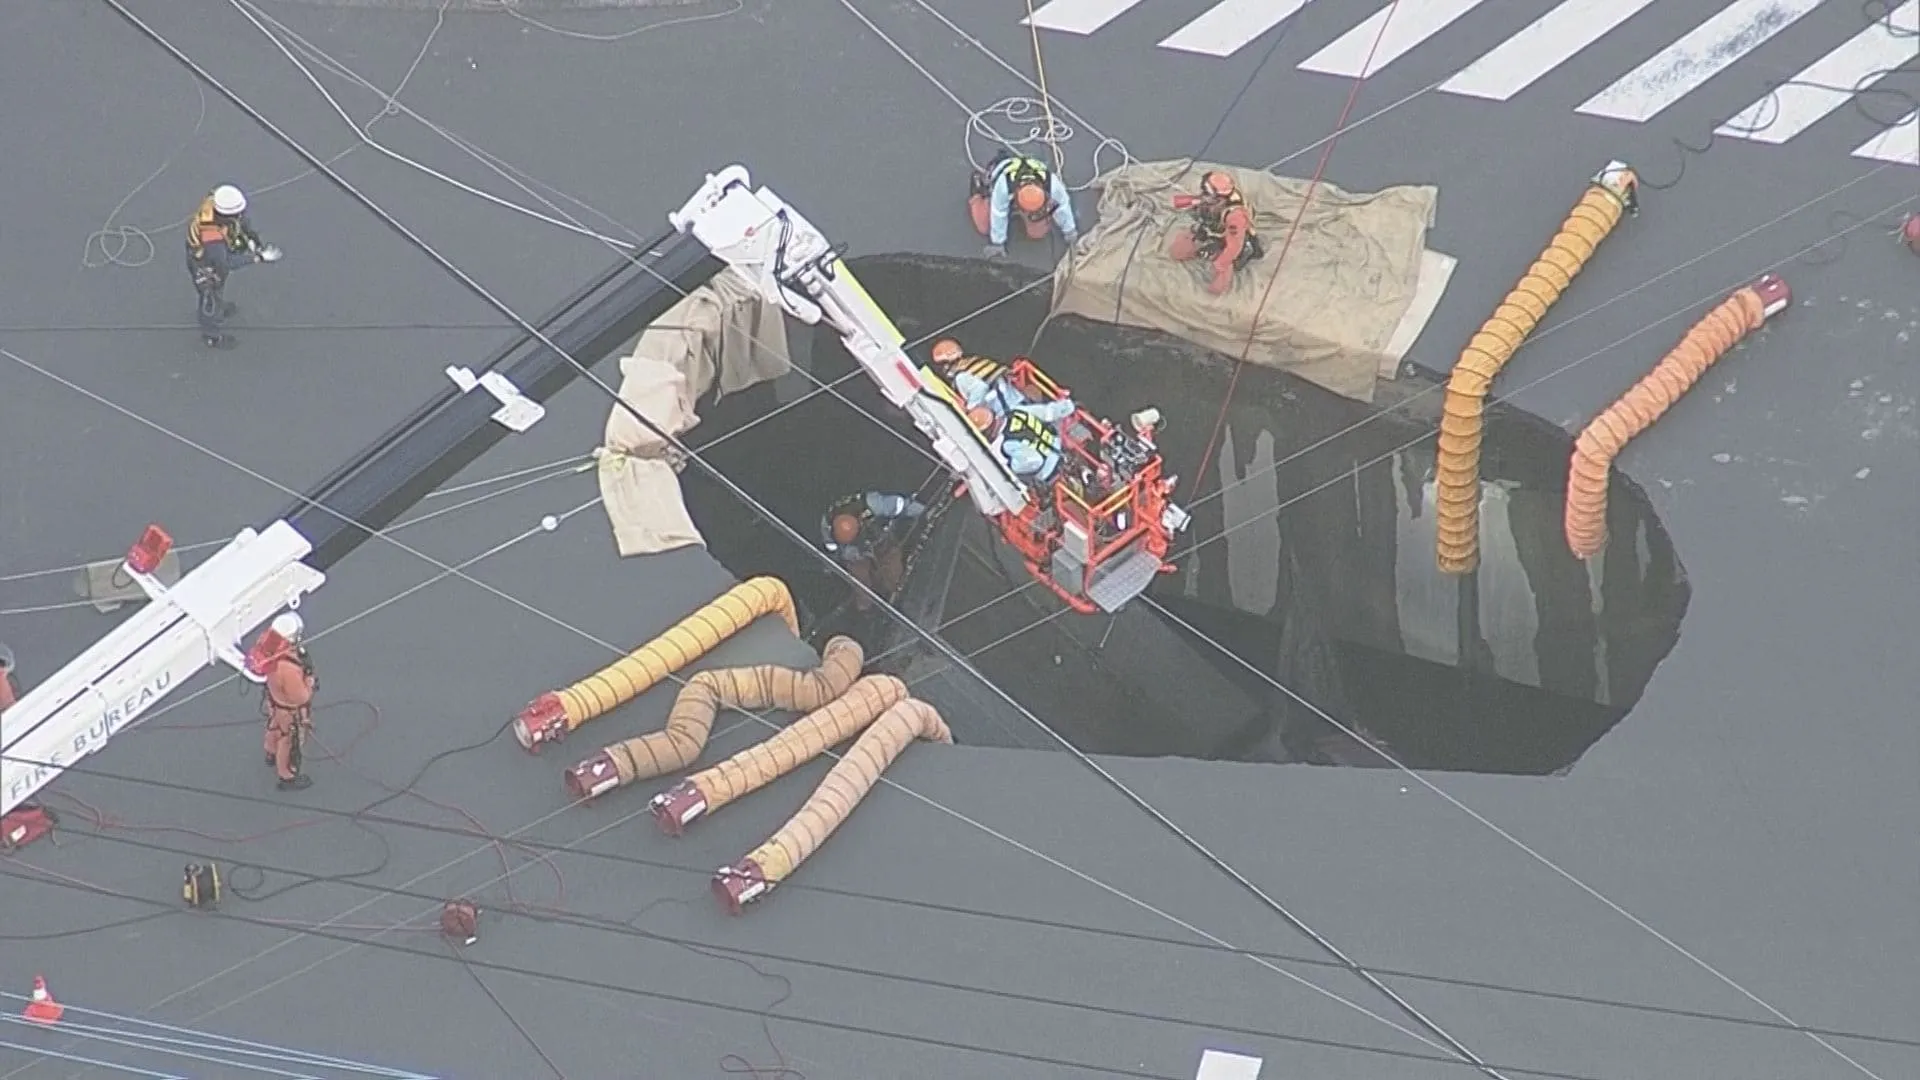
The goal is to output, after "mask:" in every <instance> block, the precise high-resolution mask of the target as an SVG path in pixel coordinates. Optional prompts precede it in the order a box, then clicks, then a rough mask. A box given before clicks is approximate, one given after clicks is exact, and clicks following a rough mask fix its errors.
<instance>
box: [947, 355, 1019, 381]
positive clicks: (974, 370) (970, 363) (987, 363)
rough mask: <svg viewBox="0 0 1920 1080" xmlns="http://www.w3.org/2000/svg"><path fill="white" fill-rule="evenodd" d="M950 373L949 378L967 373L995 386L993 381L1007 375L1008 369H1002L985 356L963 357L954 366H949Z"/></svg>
mask: <svg viewBox="0 0 1920 1080" xmlns="http://www.w3.org/2000/svg"><path fill="white" fill-rule="evenodd" d="M948 371H949V373H950V375H949V378H951V377H952V376H957V375H960V374H962V373H965V374H968V375H972V376H973V377H974V378H976V379H979V380H980V381H981V382H983V383H986V384H987V385H989V386H991V385H993V380H995V379H998V378H1000V377H1001V376H1002V375H1005V374H1006V373H1007V369H1006V368H1004V367H1001V366H1000V365H999V364H996V363H994V362H993V361H992V360H989V359H987V358H986V357H984V356H963V357H961V358H960V359H958V360H955V361H954V362H953V363H952V365H951V366H949V368H948Z"/></svg>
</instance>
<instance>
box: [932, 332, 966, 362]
mask: <svg viewBox="0 0 1920 1080" xmlns="http://www.w3.org/2000/svg"><path fill="white" fill-rule="evenodd" d="M964 355H965V353H963V352H962V351H961V349H960V343H959V342H958V341H955V340H954V339H952V338H941V339H940V340H939V341H936V342H934V343H933V362H934V363H936V364H957V363H959V362H960V358H961V357H962V356H964Z"/></svg>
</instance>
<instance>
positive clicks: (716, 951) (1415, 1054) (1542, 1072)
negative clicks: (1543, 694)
mask: <svg viewBox="0 0 1920 1080" xmlns="http://www.w3.org/2000/svg"><path fill="white" fill-rule="evenodd" d="M115 840H116V842H120V843H131V842H132V841H127V840H125V839H124V838H115ZM142 846H153V847H157V848H159V850H162V851H174V850H175V849H170V848H164V847H159V845H142ZM178 853H179V854H191V853H190V852H184V851H180V852H178ZM4 865H5V864H4V863H0V867H3V866H4ZM27 869H28V872H27V873H20V872H16V871H13V870H0V876H4V877H12V878H16V879H18V880H20V881H26V882H31V883H35V884H40V885H52V886H55V887H57V888H63V889H69V890H72V891H75V892H81V893H86V894H89V895H93V896H99V897H103V898H107V899H113V900H121V901H125V902H128V903H135V904H141V905H144V906H147V907H154V908H164V909H166V910H165V911H164V912H157V913H156V917H157V916H158V915H160V914H178V915H182V916H194V917H201V918H213V919H226V920H231V921H233V922H238V923H244V924H247V925H253V926H261V927H265V928H268V929H273V930H280V931H291V932H293V933H298V934H308V935H311V936H313V937H318V938H323V939H327V940H332V941H338V942H341V943H343V944H349V945H359V946H366V947H369V948H374V949H381V950H385V951H388V952H394V953H400V954H403V955H407V956H416V957H422V958H425V959H431V960H438V961H441V962H443V963H445V962H450V963H455V964H460V965H464V966H466V967H467V969H468V971H469V972H475V971H492V972H499V973H500V974H503V975H519V976H523V977H525V978H530V979H537V980H543V981H547V982H553V983H560V984H564V985H569V986H574V987H578V988H581V989H591V990H603V991H609V992H612V993H616V994H623V995H626V996H629V997H639V998H648V999H652V1000H656V1001H667V1002H672V1003H674V1004H679V1005H693V1006H698V1007H701V1008H709V1009H715V1010H718V1011H721V1012H730V1013H735V1014H738V1015H742V1016H748V1017H752V1018H755V1019H773V1020H779V1021H782V1022H785V1023H792V1024H798V1025H801V1026H803V1027H818V1028H825V1029H828V1030H833V1031H840V1032H845V1033H849V1034H856V1035H865V1036H870V1037H874V1038H881V1039H895V1040H899V1041H902V1042H910V1043H917V1044H920V1045H923V1046H930V1047H934V1048H936V1049H942V1050H957V1051H961V1052H963V1053H975V1054H984V1055H987V1056H989V1057H998V1058H1009V1059H1012V1060H1016V1061H1025V1062H1030V1063H1033V1064H1039V1065H1052V1066H1056V1067H1061V1068H1068V1069H1074V1070H1078V1071H1082V1072H1092V1073H1098V1074H1100V1075H1103V1076H1125V1077H1140V1078H1143V1080H1189V1078H1187V1077H1183V1076H1169V1075H1167V1074H1164V1073H1150V1072H1142V1071H1138V1070H1134V1069H1122V1068H1116V1067H1113V1066H1107V1065H1092V1064H1088V1063H1086V1062H1079V1061H1073V1060H1069V1059H1063V1058H1053V1057H1048V1056H1046V1055H1041V1054H1029V1053H1025V1052H1023V1051H1017V1050H1002V1049H993V1048H989V1047H983V1046H976V1045H973V1044H970V1043H961V1042H955V1041H952V1040H947V1039H936V1038H933V1037H931V1036H924V1035H913V1034H909V1033H907V1032H901V1031H891V1030H888V1029H885V1028H876V1027H868V1026H866V1025H862V1024H855V1023H851V1022H847V1021H839V1020H829V1019H824V1018H819V1017H809V1016H794V1015H790V1014H787V1013H771V1014H770V1013H768V1012H767V1010H765V1009H756V1008H754V1007H752V1006H749V1005H736V1004H732V1003H729V1002H723V1001H712V1000H708V999H705V998H696V997H688V996H685V995H681V994H672V993H667V992H665V991H660V990H647V989H642V988H640V987H635V986H624V985H621V984H619V983H609V982H603V981H600V980H595V979H589V978H586V977H584V976H576V975H567V974H563V973H560V972H554V971H545V970H541V969H539V968H529V967H519V966H515V965H512V964H502V963H495V962H491V961H484V960H476V959H473V958H472V957H469V956H465V955H457V954H449V953H447V952H444V951H436V950H433V949H415V948H409V947H407V946H404V945H397V944H394V943H392V942H386V941H379V940H376V939H373V938H366V937H355V936H353V935H352V934H350V933H345V932H341V931H338V930H333V929H328V928H324V927H318V926H315V927H305V926H300V927H294V926H289V925H288V923H287V922H286V921H284V920H280V919H270V918H260V917H253V916H247V915H240V914H236V913H235V912H233V911H231V910H229V909H227V908H218V909H204V910H191V911H190V910H187V909H185V908H181V907H179V906H177V905H175V904H173V903H169V902H167V901H164V900H155V899H153V898H152V897H147V896H141V895H139V894H137V893H128V892H122V891H120V890H118V889H110V888H107V887H105V886H101V885H96V884H93V883H91V882H82V881H77V880H73V879H63V878H53V877H41V876H35V875H33V873H32V872H31V871H32V869H33V868H32V867H31V866H28V868H27ZM360 887H361V888H369V889H373V890H375V891H378V892H383V893H389V894H391V895H394V896H397V897H407V898H411V897H413V896H415V895H419V894H414V893H410V892H406V891H402V890H387V889H382V888H381V887H379V886H369V885H364V884H363V885H361V886H360ZM433 899H435V900H438V899H439V898H437V897H436V898H433ZM522 917H527V918H535V919H539V920H542V921H547V922H554V923H562V924H566V925H574V926H578V927H580V928H583V929H589V930H612V929H613V926H611V925H603V924H601V922H600V920H597V919H593V918H591V917H589V916H581V915H573V916H571V917H566V916H562V915H559V914H547V913H540V914H536V915H527V914H525V913H522ZM612 922H613V920H608V923H609V924H611V923H612ZM629 929H631V930H635V931H637V928H631V927H629ZM636 936H640V937H647V938H650V939H653V940H656V941H659V942H661V943H663V944H669V945H675V946H678V947H680V948H683V949H689V950H691V951H693V952H695V953H703V952H704V953H707V955H709V956H713V957H715V958H718V959H735V958H734V957H730V956H726V955H724V954H725V953H727V952H735V953H741V954H743V955H747V956H760V955H763V954H759V953H755V952H751V951H749V950H744V949H726V948H724V947H722V946H714V945H707V944H700V945H691V944H688V943H687V942H683V941H680V940H678V939H675V938H672V937H668V936H667V935H655V934H648V933H646V932H645V931H637V932H636ZM781 959H782V960H783V961H784V962H791V963H794V964H797V965H802V966H811V967H820V968H827V969H833V970H844V971H851V972H859V971H861V970H862V969H858V968H843V967H841V966H839V965H834V964H830V963H825V962H817V961H806V960H786V959H785V958H781ZM740 962H744V961H740ZM754 970H756V971H758V969H757V968H755V969H754ZM760 974H762V975H768V973H766V972H760ZM871 974H875V975H881V973H878V972H874V973H871ZM768 977H773V978H780V976H768ZM881 977H884V978H888V979H892V980H895V981H907V982H920V983H925V984H926V985H929V986H933V987H937V988H945V989H950V990H957V991H964V992H970V993H977V994H984V995H988V996H992V997H1000V998H1005V999H1008V1000H1011V1001H1018V1002H1021V1003H1026V1004H1039V1005H1049V1006H1054V1007H1060V1008H1069V1009H1078V1010H1082V1011H1089V1012H1104V1013H1111V1014H1112V1015H1115V1016H1117V1017H1121V1018H1130V1019H1143V1020H1150V1021H1156V1022H1162V1023H1169V1024H1176V1025H1180V1026H1185V1027H1191V1028H1206V1029H1210V1030H1217V1031H1224V1032H1232V1033H1239V1034H1246V1035H1250V1036H1254V1037H1259V1038H1270V1039H1274V1040H1277V1041H1282V1042H1292V1043H1299V1044H1303V1045H1309V1046H1316V1047H1321V1048H1324V1049H1329V1050H1339V1051H1344V1052H1352V1053H1367V1054H1378V1055H1382V1056H1385V1057H1391V1058H1398V1059H1401V1060H1406V1061H1426V1062H1431V1063H1433V1064H1436V1065H1444V1066H1448V1067H1451V1068H1461V1067H1474V1068H1477V1066H1473V1065H1472V1064H1471V1063H1469V1062H1463V1061H1460V1060H1459V1059H1458V1058H1457V1057H1451V1056H1443V1055H1440V1054H1429V1053H1421V1052H1419V1051H1417V1050H1394V1049H1388V1048H1386V1047H1382V1046H1368V1045H1365V1044H1363V1043H1350V1042H1344V1041H1341V1040H1337V1039H1326V1038H1318V1037H1315V1036H1308V1035H1284V1034H1275V1033H1273V1032H1271V1031H1266V1030H1256V1029H1251V1028H1235V1027H1232V1026H1225V1027H1222V1026H1220V1025H1216V1024H1210V1023H1208V1024H1202V1023H1198V1022H1195V1021H1192V1020H1186V1019H1181V1018H1177V1017H1163V1016H1155V1015H1152V1014H1149V1013H1133V1012H1129V1011H1127V1010H1121V1009H1108V1008H1104V1007H1101V1006H1095V1005H1089V1004H1084V1003H1076V1002H1064V1001H1056V1000H1054V999H1051V998H1044V997H1038V996H1035V995H1028V994H1018V993H1011V992H1008V991H1003V990H992V989H986V988H980V987H970V986H966V985H964V984H947V983H943V982H941V981H940V980H934V979H916V978H912V977H908V976H900V975H881ZM1489 1067H1491V1066H1489ZM1499 1068H1501V1069H1504V1070H1506V1071H1508V1072H1511V1073H1514V1074H1516V1075H1524V1076H1535V1077H1540V1078H1541V1080H1609V1078H1606V1077H1596V1076H1593V1075H1591V1074H1584V1073H1568V1072H1560V1071H1557V1070H1553V1069H1533V1068H1525V1067H1521V1066H1504V1065H1503V1066H1500V1067H1499Z"/></svg>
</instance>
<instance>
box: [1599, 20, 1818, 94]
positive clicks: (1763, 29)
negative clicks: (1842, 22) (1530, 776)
mask: <svg viewBox="0 0 1920 1080" xmlns="http://www.w3.org/2000/svg"><path fill="white" fill-rule="evenodd" d="M1825 2H1827V0H1735V2H1734V3H1732V4H1729V5H1727V6H1726V7H1725V8H1723V9H1722V10H1721V11H1720V13H1719V14H1718V15H1715V16H1714V17H1713V18H1711V19H1708V20H1707V21H1706V22H1703V23H1701V24H1700V25H1699V26H1697V27H1695V28H1694V30H1693V32H1692V33H1690V34H1688V35H1687V36H1685V37H1683V38H1681V39H1680V40H1679V41H1676V42H1674V43H1673V44H1671V45H1669V46H1667V47H1666V48H1665V49H1662V50H1661V51H1660V53H1659V55H1657V56H1655V57H1654V58H1653V59H1651V60H1648V61H1647V62H1646V63H1644V64H1641V65H1640V66H1639V67H1637V68H1634V69H1633V70H1632V71H1631V72H1629V73H1627V74H1626V75H1625V76H1623V77H1622V78H1621V79H1620V80H1619V81H1617V82H1615V83H1614V84H1613V85H1612V86H1609V87H1607V88H1606V89H1605V90H1602V91H1600V92H1599V93H1598V94H1595V95H1594V96H1593V97H1591V98H1589V99H1587V102H1586V104H1584V105H1581V106H1580V108H1579V109H1578V110H1577V111H1579V112H1581V113H1584V114H1586V115H1588V116H1605V117H1610V118H1612V119H1615V120H1631V121H1634V122H1636V123H1644V122H1645V121H1647V120H1651V119H1653V117H1655V116H1657V115H1659V113H1660V112H1661V110H1663V109H1665V108H1666V107H1667V106H1669V105H1672V104H1673V103H1674V102H1676V101H1679V100H1680V99H1681V98H1683V97H1686V96H1687V95H1688V94H1690V93H1692V92H1693V91H1694V90H1695V89H1696V88H1698V87H1699V86H1700V85H1701V84H1702V83H1705V82H1706V81H1707V80H1708V79H1711V78H1713V77H1714V76H1715V75H1718V74H1719V73H1720V72H1722V71H1724V70H1726V68H1727V67H1728V66H1729V65H1731V64H1733V63H1734V62H1735V61H1737V60H1739V59H1740V58H1741V57H1743V56H1745V55H1747V54H1748V53H1750V52H1752V51H1753V50H1754V49H1757V48H1759V47H1760V46H1761V45H1763V44H1765V43H1766V41H1767V40H1768V39H1769V38H1771V37H1773V35H1775V34H1777V33H1779V32H1780V31H1782V30H1785V29H1786V28H1787V27H1789V26H1791V25H1793V24H1794V23H1795V22H1796V21H1798V20H1799V19H1800V18H1801V17H1803V16H1805V15H1806V14H1807V13H1808V12H1810V11H1812V10H1813V9H1814V8H1817V7H1819V6H1820V5H1821V4H1822V3H1825Z"/></svg>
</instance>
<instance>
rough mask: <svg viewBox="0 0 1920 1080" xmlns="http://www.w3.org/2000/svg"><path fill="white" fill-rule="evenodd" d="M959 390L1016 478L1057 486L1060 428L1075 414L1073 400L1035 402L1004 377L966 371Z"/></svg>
mask: <svg viewBox="0 0 1920 1080" xmlns="http://www.w3.org/2000/svg"><path fill="white" fill-rule="evenodd" d="M954 389H955V390H957V391H958V392H959V393H960V397H961V400H962V401H963V402H965V404H966V407H967V419H968V420H969V421H970V422H971V423H972V424H973V426H974V427H975V428H977V429H978V430H979V431H980V433H981V434H982V435H984V436H986V439H987V442H988V443H989V444H991V445H992V446H993V447H994V448H995V449H996V450H998V451H999V452H1000V456H1001V457H1003V458H1005V459H1006V462H1007V467H1008V468H1010V469H1012V470H1013V475H1015V476H1017V477H1019V478H1020V479H1022V480H1027V481H1031V482H1033V483H1039V484H1046V483H1051V482H1052V481H1053V478H1054V476H1055V475H1056V474H1058V473H1059V471H1060V462H1061V443H1060V425H1061V424H1062V423H1064V422H1065V421H1066V420H1067V418H1069V417H1071V416H1072V415H1073V413H1074V404H1073V399H1072V398H1060V399H1059V400H1057V401H1032V400H1029V399H1028V398H1027V396H1026V395H1025V394H1022V393H1020V391H1019V390H1018V389H1016V388H1015V387H1014V386H1013V384H1012V383H1011V382H1008V381H1007V380H1006V379H1004V378H999V379H994V380H992V381H991V382H989V381H987V380H984V379H981V378H978V377H977V376H973V375H969V374H965V373H962V374H960V375H957V376H955V377H954Z"/></svg>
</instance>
